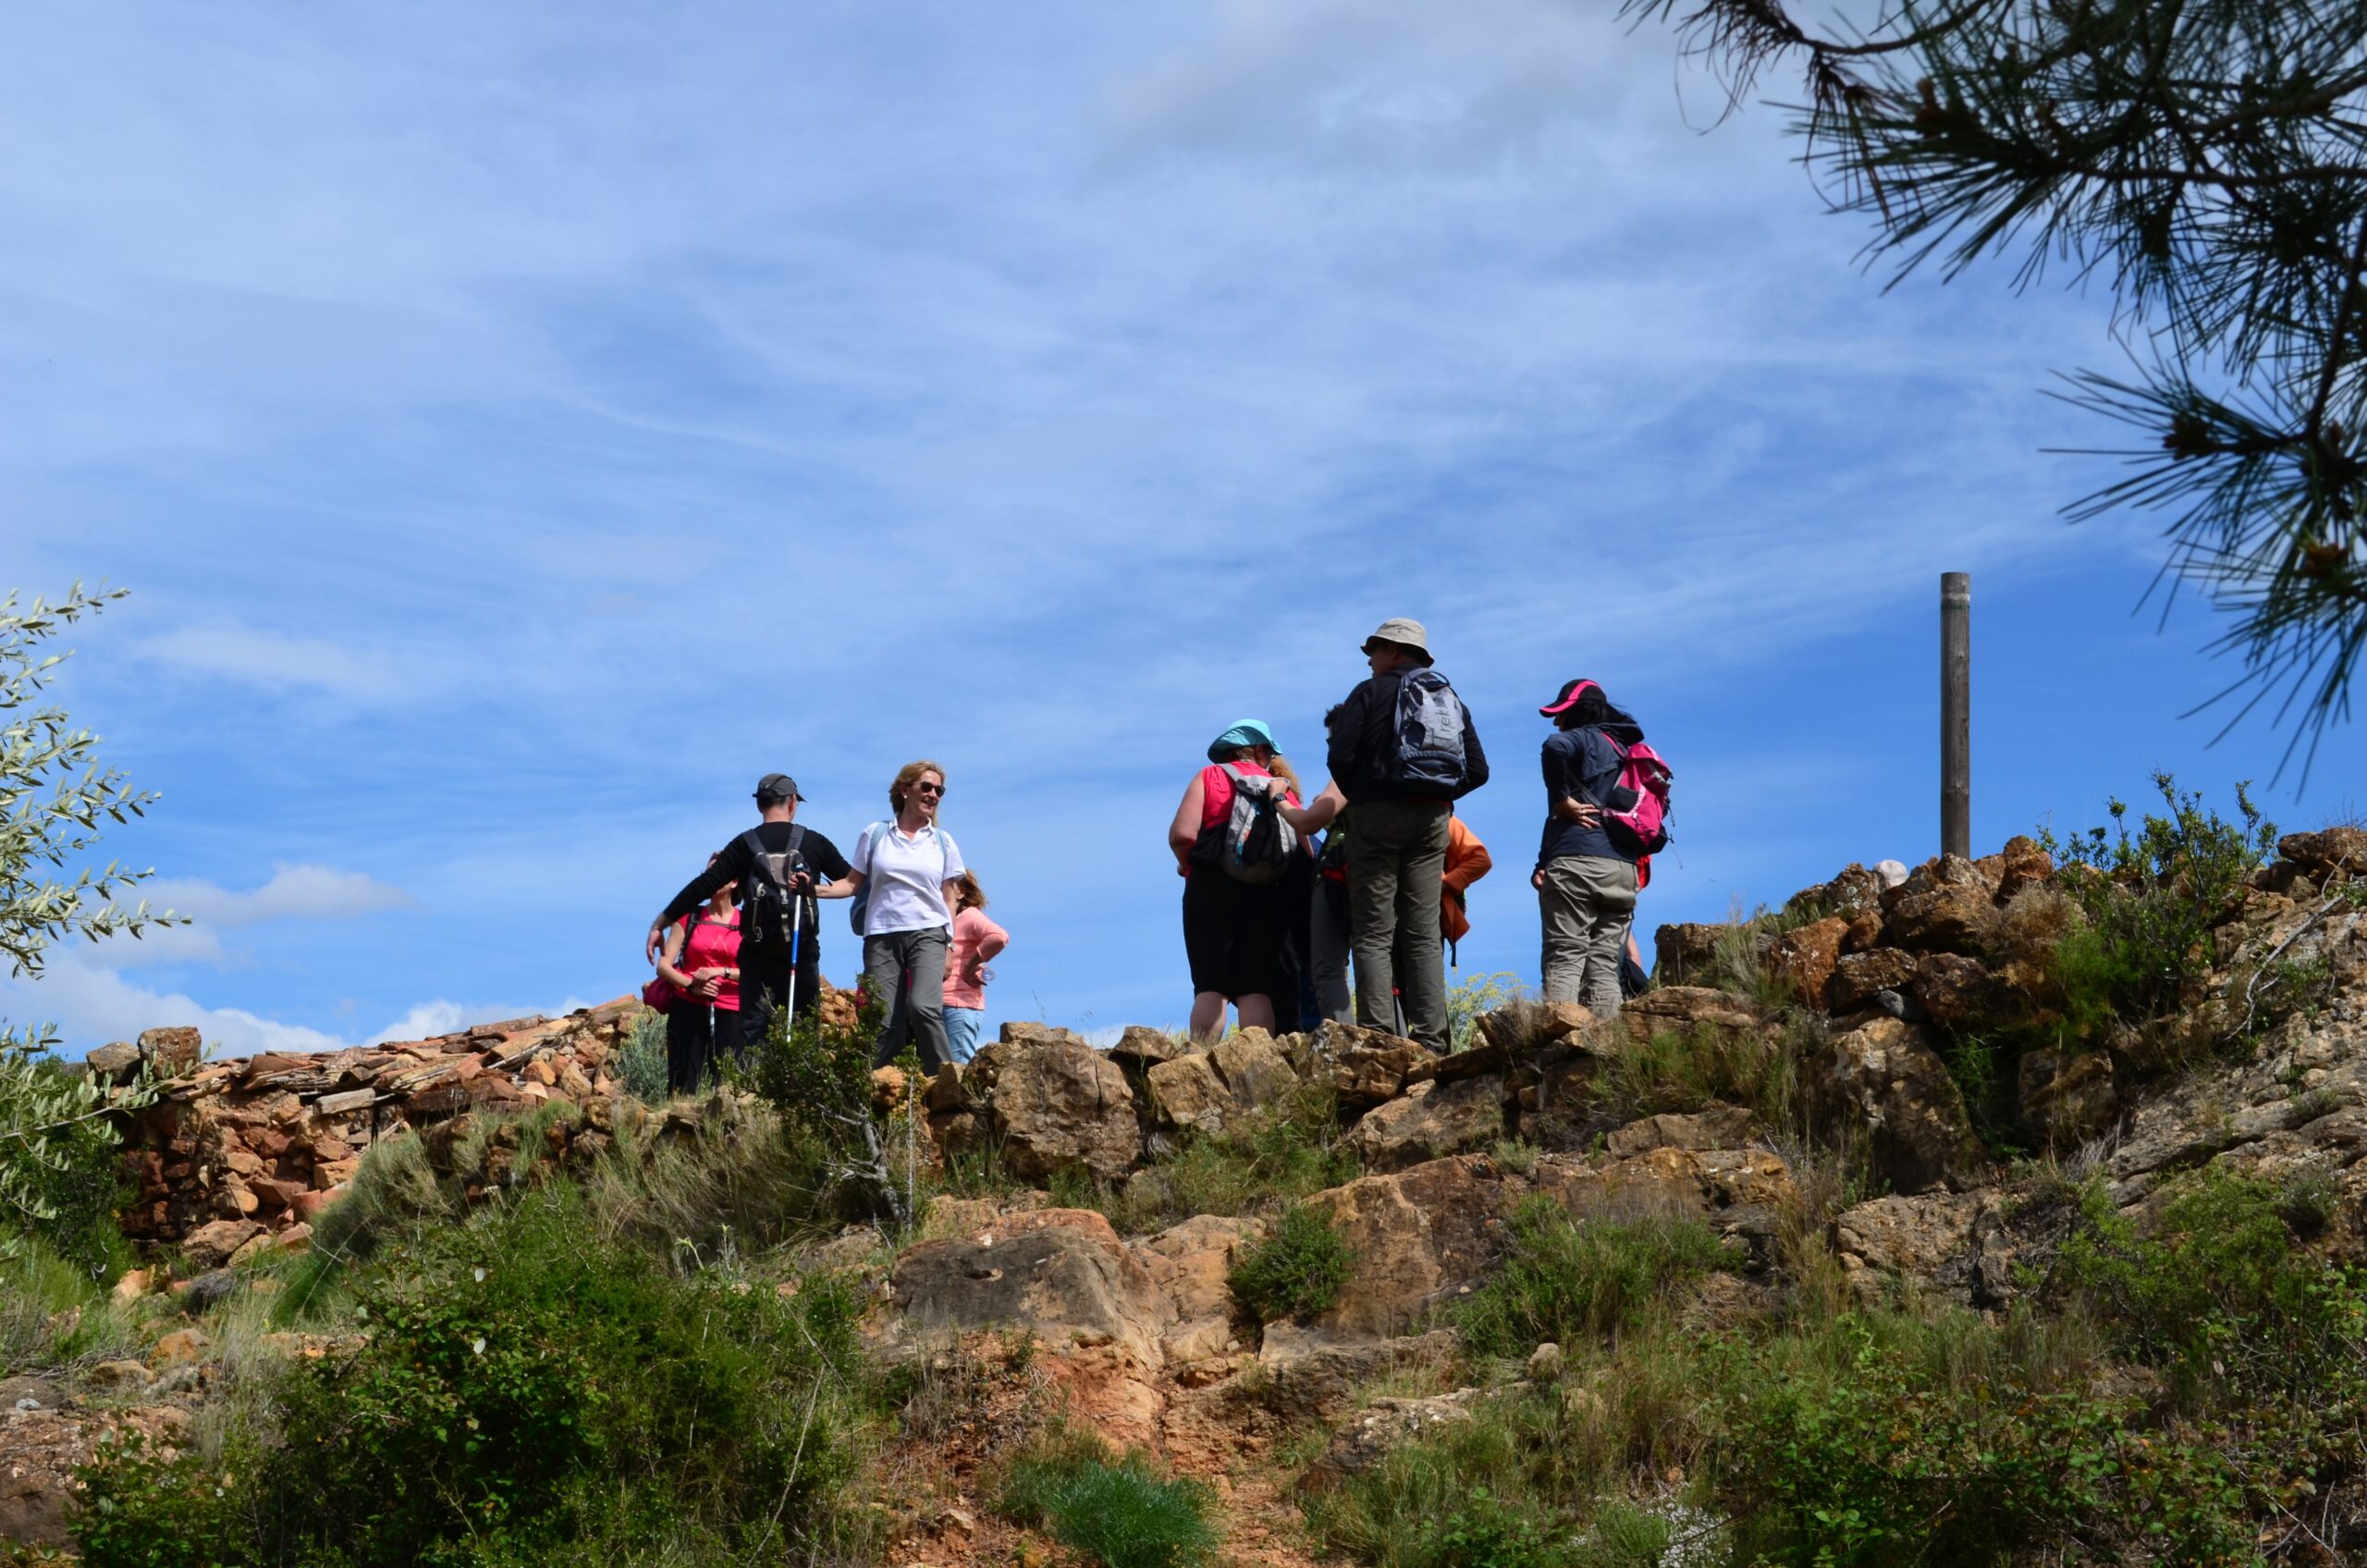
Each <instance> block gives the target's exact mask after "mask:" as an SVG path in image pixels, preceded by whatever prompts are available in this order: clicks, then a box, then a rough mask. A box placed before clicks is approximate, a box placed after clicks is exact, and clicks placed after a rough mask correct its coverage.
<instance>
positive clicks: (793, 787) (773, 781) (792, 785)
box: [756, 773, 805, 805]
mask: <svg viewBox="0 0 2367 1568" xmlns="http://www.w3.org/2000/svg"><path fill="white" fill-rule="evenodd" d="M804 798H805V797H804V796H803V795H801V794H799V793H798V792H797V780H796V779H794V778H791V777H790V776H789V775H788V774H786V773H767V774H766V775H765V776H764V777H763V778H759V779H757V780H756V802H757V803H758V804H759V805H761V804H763V803H764V802H767V801H802V800H803V799H804Z"/></svg>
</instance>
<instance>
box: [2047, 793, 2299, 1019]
mask: <svg viewBox="0 0 2367 1568" xmlns="http://www.w3.org/2000/svg"><path fill="white" fill-rule="evenodd" d="M2153 787H2154V789H2155V790H2157V791H2158V792H2159V793H2160V795H2161V797H2162V802H2163V804H2164V806H2165V808H2166V809H2167V812H2168V815H2159V816H2157V815H2153V814H2152V813H2151V812H2148V813H2146V814H2144V815H2143V816H2142V817H2141V818H2140V821H2139V825H2138V827H2137V828H2136V830H2135V831H2133V832H2132V831H2131V830H2130V828H2129V826H2128V804H2127V803H2126V802H2121V801H2117V800H2115V801H2109V802H2106V809H2107V810H2108V811H2109V812H2110V813H2111V815H2112V819H2113V827H2112V828H2111V829H2110V830H2107V829H2105V828H2103V827H2094V828H2091V829H2089V831H2088V832H2087V833H2086V834H2084V835H2075V836H2074V837H2072V838H2070V839H2065V840H2061V841H2057V840H2056V839H2055V838H2054V835H2053V834H2052V833H2049V832H2045V831H2042V832H2041V833H2040V834H2039V842H2040V844H2041V845H2042V847H2043V848H2045V849H2046V850H2048V851H2051V852H2052V853H2053V854H2054V857H2055V862H2056V864H2057V865H2058V866H2060V867H2061V868H2062V873H2063V875H2062V876H2060V877H2059V878H2058V880H2059V881H2060V882H2061V884H2062V886H2063V888H2064V889H2065V890H2066V891H2067V892H2068V893H2069V894H2070V896H2071V897H2072V899H2073V900H2076V901H2077V902H2078V904H2079V909H2080V913H2081V914H2082V915H2083V916H2084V917H2085V920H2086V923H2087V929H2086V930H2085V931H2082V932H2074V933H2072V934H2070V935H2069V936H2067V937H2066V938H2065V939H2064V940H2063V942H2062V943H2061V944H2060V945H2059V947H2058V949H2057V951H2058V955H2059V956H2058V960H2057V965H2056V978H2057V981H2058V983H2059V984H2060V985H2061V986H2062V988H2063V991H2064V996H2065V1003H2066V1006H2065V1018H2066V1023H2067V1024H2068V1025H2069V1026H2070V1027H2072V1028H2073V1029H2076V1030H2079V1031H2083V1032H2092V1031H2093V1030H2095V1029H2096V1028H2097V1027H2098V1025H2099V1024H2100V1023H2103V1022H2104V1021H2107V1020H2109V1019H2110V1018H2112V1017H2115V1016H2118V1017H2123V1018H2128V1019H2140V1020H2141V1019H2148V1018H2155V1017H2160V1016H2162V1015H2164V1014H2165V1013H2168V1012H2171V1011H2175V1010H2176V1009H2177V1007H2178V1005H2179V1002H2180V995H2179V994H2180V992H2181V991H2182V990H2183V989H2184V987H2185V986H2187V984H2188V982H2189V980H2190V979H2192V978H2193V977H2195V976H2197V975H2200V974H2204V973H2206V972H2208V971H2209V970H2210V969H2211V967H2212V966H2213V965H2214V963H2216V962H2218V959H2219V957H2220V955H2219V954H2218V952H2217V951H2216V950H2215V949H2214V945H2213V938H2212V932H2213V929H2214V927H2215V926H2216V925H2218V924H2219V923H2220V922H2221V921H2222V920H2223V919H2224V918H2225V917H2226V913H2227V911H2228V910H2229V909H2230V908H2231V907H2232V906H2233V905H2234V903H2235V902H2236V901H2237V900H2238V899H2239V898H2240V897H2241V894H2242V889H2243V885H2244V881H2245V879H2246V878H2247V877H2248V876H2250V874H2251V873H2252V871H2253V870H2254V869H2256V868H2257V867H2258V866H2259V865H2260V864H2262V863H2263V861H2264V860H2265V859H2266V858H2267V857H2268V855H2269V854H2270V853H2271V852H2272V851H2274V850H2275V846H2276V825H2275V824H2274V823H2272V822H2268V821H2265V820H2263V818H2262V816H2261V814H2260V810H2259V808H2258V807H2257V806H2255V805H2254V804H2253V803H2252V801H2251V797H2250V794H2249V793H2248V792H2247V790H2246V787H2245V786H2244V785H2242V784H2238V785H2237V786H2236V806H2237V811H2238V815H2239V817H2240V818H2241V820H2240V822H2229V821H2227V820H2226V818H2224V817H2222V816H2220V815H2219V814H2218V813H2217V812H2216V811H2214V810H2212V809H2210V808H2209V807H2206V806H2205V805H2204V804H2203V803H2202V797H2201V795H2200V794H2199V793H2197V792H2195V791H2193V790H2184V791H2181V790H2179V789H2178V788H2177V782H2176V780H2174V779H2173V778H2171V777H2170V776H2169V775H2168V774H2167V773H2156V774H2154V775H2153ZM2081 1037H2090V1035H2088V1034H2083V1035H2082V1036H2081Z"/></svg>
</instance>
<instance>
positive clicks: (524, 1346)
mask: <svg viewBox="0 0 2367 1568" xmlns="http://www.w3.org/2000/svg"><path fill="white" fill-rule="evenodd" d="M413 1245H414V1247H415V1250H413V1251H411V1252H409V1253H408V1254H406V1255H404V1256H396V1257H393V1258H391V1259H390V1261H389V1262H388V1264H387V1265H386V1270H387V1275H386V1278H385V1279H383V1280H381V1281H379V1282H377V1283H375V1284H374V1285H373V1286H372V1287H371V1288H368V1289H366V1290H363V1291H362V1292H361V1293H360V1294H361V1306H360V1309H359V1313H358V1316H360V1317H362V1319H363V1321H364V1324H365V1326H366V1328H367V1329H368V1340H367V1342H366V1343H364V1344H362V1346H360V1347H359V1348H358V1349H356V1350H354V1351H353V1352H352V1353H351V1354H348V1355H345V1356H341V1357H335V1358H330V1359H327V1360H324V1361H319V1362H311V1363H302V1364H300V1365H298V1366H296V1367H294V1368H293V1369H292V1370H291V1371H290V1373H289V1374H288V1378H287V1381H286V1383H285V1385H284V1386H283V1387H282V1388H281V1389H280V1390H277V1391H278V1402H277V1403H278V1406H279V1411H278V1429H277V1431H276V1441H274V1442H273V1443H272V1444H271V1445H269V1446H268V1447H264V1448H261V1449H259V1451H258V1452H256V1453H254V1454H252V1455H251V1456H249V1457H247V1458H245V1459H244V1460H243V1461H242V1463H241V1464H238V1465H233V1466H231V1468H232V1471H233V1473H234V1474H235V1475H236V1476H237V1480H236V1483H235V1484H227V1485H223V1486H222V1487H221V1489H220V1493H219V1507H220V1509H221V1511H222V1514H223V1518H222V1519H217V1520H212V1521H210V1522H209V1521H208V1520H200V1519H196V1518H194V1517H192V1519H191V1520H190V1525H191V1528H190V1532H189V1534H190V1537H191V1538H194V1539H212V1538H215V1534H217V1533H219V1532H226V1531H227V1532H228V1533H229V1535H230V1536H231V1537H235V1538H236V1540H237V1541H238V1542H239V1546H240V1548H241V1550H242V1553H243V1555H240V1556H238V1557H237V1558H235V1559H234V1560H235V1561H239V1562H251V1563H255V1564H263V1565H278V1564H289V1565H293V1564H299V1563H303V1564H310V1563H315V1562H326V1563H336V1564H338V1565H340V1568H379V1565H385V1568H394V1565H396V1564H408V1563H412V1562H419V1563H424V1564H429V1565H431V1568H442V1565H454V1568H458V1565H461V1564H472V1565H486V1568H490V1565H492V1564H497V1563H501V1564H507V1563H511V1562H537V1561H547V1560H550V1559H551V1558H552V1557H554V1556H557V1555H558V1554H562V1553H566V1554H574V1555H587V1556H591V1557H593V1558H595V1559H600V1558H611V1559H613V1558H625V1557H642V1556H666V1555H669V1554H670V1555H671V1556H673V1557H674V1558H676V1559H677V1560H685V1561H691V1562H702V1561H719V1560H722V1559H723V1558H725V1557H727V1556H761V1555H763V1554H764V1553H766V1552H767V1551H771V1552H774V1553H779V1552H780V1551H781V1550H785V1549H786V1548H787V1547H788V1546H789V1545H791V1544H793V1543H797V1542H800V1541H814V1540H816V1539H817V1538H818V1537H819V1536H820V1535H821V1534H822V1533H823V1532H825V1531H826V1530H827V1529H828V1527H829V1525H830V1510H829V1503H830V1498H831V1495H832V1491H833V1488H834V1487H835V1486H836V1484H837V1483H838V1482H839V1481H840V1479H841V1478H842V1477H843V1476H844V1475H845V1474H846V1473H847V1470H848V1467H849V1465H850V1464H851V1458H850V1451H849V1448H848V1443H847V1439H846V1435H845V1428H844V1422H843V1419H842V1417H841V1415H840V1409H841V1403H842V1401H841V1400H840V1397H839V1396H838V1395H837V1394H836V1393H835V1392H834V1390H838V1389H839V1388H840V1387H841V1386H842V1384H843V1382H844V1378H845V1377H846V1375H847V1374H848V1372H849V1370H850V1369H851V1368H852V1366H853V1364H854V1349H853V1343H854V1341H853V1336H852V1323H853V1320H854V1317H855V1315H856V1313H857V1311H858V1310H859V1305H860V1304H859V1302H857V1300H856V1299H855V1298H854V1296H853V1294H852V1292H850V1291H848V1290H845V1289H841V1288H838V1287H834V1286H831V1285H829V1284H828V1282H825V1281H808V1282H807V1284H806V1287H805V1289H804V1290H803V1291H802V1292H800V1293H799V1294H798V1295H797V1296H795V1297H794V1298H793V1299H791V1300H788V1301H784V1300H782V1299H781V1298H780V1297H779V1296H778V1295H776V1294H775V1293H774V1292H771V1291H765V1290H752V1289H748V1288H747V1287H746V1286H745V1285H744V1284H741V1285H738V1286H737V1287H736V1288H735V1285H734V1283H733V1282H731V1281H730V1280H724V1279H720V1278H717V1277H715V1276H713V1275H709V1274H700V1275H693V1277H690V1278H687V1279H683V1278H677V1277H675V1276H673V1275H671V1274H669V1273H668V1272H667V1270H666V1269H665V1268H663V1267H662V1266H661V1265H660V1264H659V1262H658V1261H657V1260H656V1258H654V1257H653V1256H650V1255H649V1254H648V1253H647V1252H645V1251H644V1250H642V1249H638V1248H634V1247H630V1246H622V1245H619V1244H617V1243H614V1242H611V1241H603V1240H602V1239H601V1233H600V1231H599V1228H598V1226H597V1224H596V1223H595V1221H594V1220H593V1219H592V1218H591V1217H590V1216H589V1215H588V1214H587V1212H586V1208H585V1204H584V1200H583V1197H582V1196H581V1194H577V1193H576V1192H575V1191H574V1189H573V1188H571V1187H568V1186H555V1187H553V1188H551V1189H549V1190H547V1191H545V1192H538V1193H534V1194H529V1195H528V1196H527V1197H525V1198H524V1199H522V1200H521V1201H520V1203H519V1205H518V1207H516V1208H515V1209H513V1210H510V1211H509V1212H506V1213H499V1214H495V1215H492V1216H488V1217H486V1218H484V1219H480V1220H479V1221H478V1222H477V1223H475V1224H472V1225H470V1226H467V1227H464V1228H460V1229H458V1230H452V1231H445V1232H443V1233H440V1234H438V1233H435V1232H430V1233H428V1234H427V1235H425V1236H423V1237H422V1238H421V1239H419V1240H418V1241H417V1242H416V1243H413ZM213 1468H214V1466H213V1465H207V1464H202V1463H201V1461H200V1460H199V1459H198V1458H197V1457H196V1456H194V1455H190V1456H187V1457H184V1458H183V1459H181V1460H179V1461H176V1462H174V1463H171V1464H161V1465H160V1464H153V1463H151V1462H149V1461H147V1460H145V1459H141V1458H139V1457H137V1456H135V1455H134V1454H133V1453H131V1452H129V1451H117V1452H111V1453H106V1454H103V1455H102V1456H101V1458H100V1459H99V1460H98V1462H97V1463H96V1464H93V1465H92V1467H91V1468H90V1469H89V1470H88V1471H87V1472H85V1475H84V1480H85V1482H86V1484H87V1486H88V1488H89V1490H88V1493H87V1495H86V1507H85V1509H84V1510H83V1513H82V1524H81V1525H80V1530H81V1538H82V1542H83V1546H84V1550H85V1555H86V1557H87V1559H88V1561H89V1562H91V1563H92V1564H93V1568H115V1565H129V1564H135V1563H141V1564H144V1563H148V1562H151V1561H153V1559H152V1558H151V1557H149V1556H143V1555H141V1553H142V1552H143V1551H146V1550H150V1549H148V1548H143V1547H141V1545H140V1544H139V1542H138V1540H137V1538H136V1537H134V1536H132V1535H129V1534H127V1533H125V1532H124V1531H123V1530H122V1529H120V1528H119V1527H118V1525H117V1523H116V1522H117V1521H120V1520H123V1519H127V1518H131V1519H139V1518H153V1517H156V1516H159V1515H160V1514H161V1513H189V1512H190V1511H191V1510H202V1507H203V1506H204V1499H205V1497H206V1496H207V1495H209V1488H207V1487H205V1486H204V1485H203V1480H204V1474H206V1473H210V1471H211V1470H212V1469H213Z"/></svg>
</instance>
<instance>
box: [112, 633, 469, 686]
mask: <svg viewBox="0 0 2367 1568" xmlns="http://www.w3.org/2000/svg"><path fill="white" fill-rule="evenodd" d="M134 653H135V654H136V655H138V656H141V657H144V658H146V659H147V660H148V661H150V662H151V663H153V664H154V665H157V666H159V667H161V668H163V669H164V670H165V671H166V673H167V674H168V675H172V676H178V677H184V678H199V679H203V680H218V681H227V682H230V683H233V684H236V685H240V686H247V687H252V688H255V689H257V690H260V691H264V692H324V693H325V694H327V695H329V696H333V697H338V698H342V699H344V700H345V701H348V702H363V703H384V702H391V701H395V700H398V699H400V698H405V697H414V696H418V695H421V694H423V693H422V691H421V686H420V682H419V681H418V680H417V679H416V677H415V676H412V675H411V674H408V673H407V672H406V671H404V670H403V669H401V668H399V666H398V665H397V663H396V661H394V660H392V659H390V658H388V657H386V656H385V655H374V654H370V653H366V652H364V651H362V650H361V649H359V648H355V647H353V646H350V645H349V644H345V643H336V642H332V641H330V640H328V639H325V638H320V637H296V636H290V635H288V634H287V633H285V632H278V631H260V630H258V629H256V628H253V627H248V626H239V625H236V624H229V623H220V622H216V623H212V624H205V625H196V626H185V627H181V628H179V629H178V630H175V631H166V632H161V633H158V634H156V635H154V636H151V637H148V638H145V639H142V640H141V643H140V644H139V645H138V647H137V648H136V649H135V650H134Z"/></svg>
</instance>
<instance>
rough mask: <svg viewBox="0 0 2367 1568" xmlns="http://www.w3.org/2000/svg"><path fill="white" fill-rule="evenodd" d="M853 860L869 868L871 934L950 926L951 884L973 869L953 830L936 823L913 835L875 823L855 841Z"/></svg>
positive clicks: (866, 922)
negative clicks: (948, 894)
mask: <svg viewBox="0 0 2367 1568" xmlns="http://www.w3.org/2000/svg"><path fill="white" fill-rule="evenodd" d="M847 864H848V865H849V866H850V867H851V868H852V869H853V870H856V871H860V872H861V873H863V876H864V894H865V900H864V911H863V934H864V935H865V936H866V937H885V936H888V935H889V934H891V933H893V932H897V931H926V930H929V929H930V928H932V927H934V926H938V925H951V924H953V916H952V914H951V913H950V912H949V911H948V910H947V909H946V907H945V884H946V883H948V882H950V881H951V880H952V879H953V878H954V877H956V876H961V875H962V873H963V872H964V871H966V870H967V869H969V868H968V867H967V866H964V865H963V864H962V851H961V848H960V847H959V846H958V845H956V844H955V843H954V842H953V835H952V834H950V833H948V832H947V831H945V829H943V828H942V827H938V826H937V825H936V824H934V823H931V824H930V825H928V826H927V827H923V828H922V829H921V830H920V831H919V832H917V833H914V834H910V835H907V834H906V833H905V832H904V830H903V829H902V828H901V827H897V826H896V825H895V824H894V823H892V822H875V823H873V824H872V825H871V826H870V827H866V828H865V829H864V830H863V837H862V838H860V839H856V840H855V845H854V853H853V854H852V855H849V856H848V857H847Z"/></svg>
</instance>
